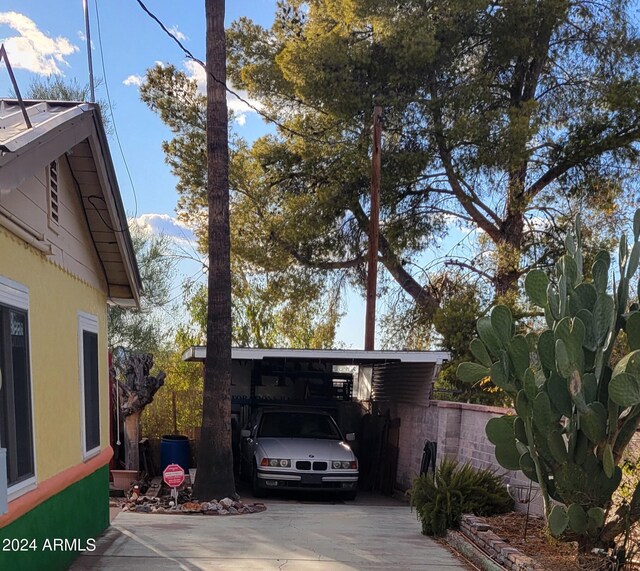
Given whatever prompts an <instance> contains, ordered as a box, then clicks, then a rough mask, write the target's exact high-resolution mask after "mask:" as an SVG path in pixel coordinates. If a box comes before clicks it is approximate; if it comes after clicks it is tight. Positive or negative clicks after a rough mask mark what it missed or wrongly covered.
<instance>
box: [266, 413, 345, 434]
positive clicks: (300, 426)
mask: <svg viewBox="0 0 640 571" xmlns="http://www.w3.org/2000/svg"><path fill="white" fill-rule="evenodd" d="M258 436H261V437H263V438H324V439H328V440H342V437H341V435H340V431H339V430H338V427H337V426H336V423H335V422H334V421H333V419H332V418H331V417H330V416H327V415H324V414H313V413H305V412H269V413H265V414H264V415H263V416H262V422H261V423H260V428H259V430H258Z"/></svg>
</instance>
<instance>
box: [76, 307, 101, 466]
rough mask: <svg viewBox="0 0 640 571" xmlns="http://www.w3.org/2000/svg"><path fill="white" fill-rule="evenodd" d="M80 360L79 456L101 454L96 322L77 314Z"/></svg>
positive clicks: (94, 317)
mask: <svg viewBox="0 0 640 571" xmlns="http://www.w3.org/2000/svg"><path fill="white" fill-rule="evenodd" d="M78 354H79V358H80V363H79V365H80V369H79V371H80V402H81V409H82V418H81V422H82V428H81V431H80V432H81V435H82V455H83V457H84V458H85V459H86V458H88V457H90V456H93V455H94V454H97V453H98V452H100V375H99V370H100V366H99V362H98V318H97V317H96V316H95V315H91V314H89V313H84V312H81V311H80V312H78Z"/></svg>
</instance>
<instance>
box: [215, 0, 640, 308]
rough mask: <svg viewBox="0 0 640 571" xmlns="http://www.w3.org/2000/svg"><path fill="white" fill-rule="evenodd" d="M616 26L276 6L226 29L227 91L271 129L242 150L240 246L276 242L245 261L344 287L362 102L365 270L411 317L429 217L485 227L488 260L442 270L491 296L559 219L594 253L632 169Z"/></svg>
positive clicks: (359, 6)
mask: <svg viewBox="0 0 640 571" xmlns="http://www.w3.org/2000/svg"><path fill="white" fill-rule="evenodd" d="M632 22H633V16H632V13H631V9H630V5H629V4H628V3H625V2H609V3H598V4H594V3H591V2H586V1H581V0H580V1H577V2H572V3H567V2H565V1H564V0H546V1H545V2H543V3H540V2H533V1H525V2H506V3H499V5H497V6H496V5H495V4H491V3H489V2H486V1H482V0H473V1H468V0H451V1H448V2H446V3H442V2H441V3H434V2H431V3H429V2H427V3H425V2H423V1H421V0H420V1H419V0H408V1H406V2H403V4H402V10H398V3H397V2H393V1H391V0H375V1H372V0H336V1H332V2H321V1H319V0H308V1H300V0H283V1H282V2H279V3H278V5H277V9H276V17H275V21H274V23H273V25H272V26H271V27H270V28H264V27H262V26H260V25H258V24H256V23H255V22H252V21H251V20H248V19H246V18H241V19H239V20H238V21H236V22H234V23H233V24H232V25H231V29H230V30H229V32H228V45H229V48H228V49H229V74H230V77H231V79H232V81H233V83H234V85H236V86H238V87H241V88H244V89H247V90H248V92H249V93H250V95H251V96H253V97H254V98H256V99H258V100H259V101H260V103H261V104H262V105H263V106H264V109H265V111H266V112H267V113H268V114H269V115H270V116H272V117H276V118H277V119H278V120H279V122H280V124H281V125H283V127H282V128H280V129H279V130H278V134H277V135H276V136H268V137H264V138H262V139H260V140H258V141H256V142H255V143H254V145H253V146H252V147H251V148H250V149H248V153H249V155H251V156H252V157H253V158H254V159H257V160H258V162H259V164H260V167H261V169H260V175H259V176H256V177H255V178H253V179H252V180H251V181H249V180H248V179H247V182H250V185H251V192H250V197H249V198H248V200H247V208H248V209H250V208H252V207H251V206H250V205H249V204H248V202H249V201H251V202H252V203H253V204H254V205H256V204H258V202H259V210H260V213H259V214H256V215H255V216H253V219H254V220H255V221H256V225H255V227H254V228H252V233H251V237H250V239H251V240H252V241H255V243H256V244H259V243H260V242H261V241H264V240H265V238H267V237H268V239H269V240H270V241H271V242H272V243H273V246H274V251H271V252H269V256H268V260H265V259H264V258H265V257H266V256H265V255H264V254H263V253H262V252H259V253H258V254H257V256H258V257H260V258H262V259H261V260H259V259H257V260H256V263H259V264H266V263H267V261H269V262H271V261H273V260H274V259H276V258H277V259H278V260H280V261H287V260H288V261H289V262H290V263H296V264H311V265H316V266H317V267H325V264H326V262H327V257H328V254H329V253H331V257H330V260H331V262H333V263H335V264H352V265H350V266H349V267H350V268H351V269H352V271H353V273H356V274H357V271H358V270H357V269H356V268H358V267H359V266H358V265H357V264H358V253H359V252H362V251H364V250H365V248H366V244H365V241H366V228H367V222H368V220H367V217H366V214H365V213H366V209H364V208H362V207H361V205H365V204H366V203H367V200H368V199H367V196H368V192H369V160H368V158H369V145H368V141H369V140H370V137H369V132H368V131H369V123H370V116H371V109H372V106H373V104H374V103H377V104H380V105H382V106H383V108H384V129H385V137H384V143H383V153H382V156H383V177H382V186H383V188H382V210H381V212H382V235H383V238H384V241H383V242H382V244H383V246H382V248H381V261H382V263H383V264H384V265H385V266H386V267H387V269H388V270H389V273H390V275H391V276H393V278H394V279H395V280H396V281H397V283H398V284H399V286H400V287H402V288H404V289H405V291H406V294H407V296H410V297H411V298H412V299H413V300H414V301H415V302H416V303H417V304H418V305H423V306H424V307H425V308H428V307H430V308H431V310H433V308H434V303H433V302H434V297H435V298H437V295H436V296H433V295H431V293H432V292H429V288H428V287H425V288H423V287H420V286H421V285H422V284H423V283H429V282H428V280H425V279H424V278H422V277H417V276H418V275H417V274H414V275H411V274H410V273H409V271H408V269H410V268H408V267H407V266H406V265H404V264H403V263H402V260H405V259H409V260H410V259H412V257H414V256H415V255H416V254H417V253H418V252H421V251H422V252H423V251H425V249H426V248H427V247H429V246H431V245H432V244H433V240H434V238H438V237H439V236H440V234H441V233H442V232H446V231H447V230H448V228H446V227H445V226H444V223H445V220H444V219H443V218H442V216H443V215H445V214H446V215H447V216H451V215H453V216H457V217H459V219H460V220H461V221H462V222H463V223H464V224H465V225H470V226H471V227H472V228H480V229H482V230H483V235H484V236H485V237H486V242H485V243H486V244H488V246H487V250H488V251H487V252H483V253H484V254H488V255H483V256H474V257H473V263H472V264H469V263H468V262H465V261H464V260H457V261H458V262H461V263H465V266H464V267H465V268H466V269H468V270H470V271H475V272H476V273H477V275H479V276H482V277H483V278H484V279H486V280H487V282H488V283H491V284H492V285H493V286H495V287H496V291H497V293H498V294H499V295H507V294H508V293H509V291H513V290H514V288H515V287H516V284H517V280H518V278H519V277H520V276H521V275H522V274H523V271H524V268H526V267H527V266H528V265H530V264H531V263H532V262H534V261H541V262H543V263H544V262H546V261H547V260H548V259H550V258H551V257H553V256H554V255H555V253H556V252H557V251H558V250H559V249H560V248H561V246H562V238H561V237H562V233H563V232H562V230H563V229H564V228H566V226H567V225H568V224H570V220H571V218H572V216H571V213H575V212H576V211H578V210H582V211H583V212H584V215H585V216H593V217H594V221H595V220H598V221H599V222H600V224H599V225H598V227H597V232H595V233H594V238H593V241H594V242H595V241H599V240H602V239H605V238H606V237H608V235H607V236H605V235H604V233H605V232H606V231H607V228H608V227H609V224H602V218H603V217H605V216H606V217H607V218H608V220H609V221H610V222H615V221H617V211H616V206H617V198H618V197H619V195H620V193H621V191H622V190H623V185H624V183H625V182H626V178H625V177H626V176H627V173H628V171H627V170H626V166H628V165H630V164H632V163H635V161H636V160H637V151H636V149H635V147H634V144H635V141H636V140H637V139H638V132H637V129H636V120H637V116H638V112H639V104H638V101H640V98H638V96H637V94H638V92H639V91H640V83H639V80H638V73H637V70H638V60H639V57H638V55H639V53H640V52H639V46H638V42H637V33H636V30H635V28H634V26H633V25H632ZM592 30H597V34H596V35H594V34H593V33H591V31H592ZM470 54H471V55H470ZM567 69H571V70H572V73H571V74H569V75H567V74H566V70H567ZM258 189H260V191H258ZM258 197H259V198H258ZM568 208H569V209H570V211H571V212H568V211H567V209H568ZM558 212H562V213H563V214H558ZM287 214H289V215H290V219H289V220H287V219H286V216H287ZM539 217H542V218H543V219H544V220H545V221H548V222H550V223H549V224H548V225H547V224H545V225H544V226H545V228H544V231H537V230H536V222H537V221H536V220H534V218H538V219H539ZM450 226H454V225H450ZM539 227H540V226H539V225H538V228H539ZM258 250H259V249H258ZM398 262H400V263H398ZM339 267H344V266H339ZM421 282H422V283H421ZM436 301H437V300H436Z"/></svg>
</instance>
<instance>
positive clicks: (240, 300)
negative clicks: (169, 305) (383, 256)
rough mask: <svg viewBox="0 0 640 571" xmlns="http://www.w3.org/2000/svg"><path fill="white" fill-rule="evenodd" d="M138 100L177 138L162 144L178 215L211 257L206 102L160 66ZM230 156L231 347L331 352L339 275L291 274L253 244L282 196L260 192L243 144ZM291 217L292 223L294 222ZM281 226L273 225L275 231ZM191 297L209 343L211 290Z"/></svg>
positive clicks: (257, 167) (190, 84) (263, 246)
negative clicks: (174, 180)
mask: <svg viewBox="0 0 640 571" xmlns="http://www.w3.org/2000/svg"><path fill="white" fill-rule="evenodd" d="M140 94H141V98H142V100H143V101H144V102H145V103H146V104H147V105H148V106H149V107H150V108H151V109H152V110H153V111H155V112H156V113H158V115H159V116H160V118H161V119H162V121H163V122H164V123H165V124H166V125H167V126H168V127H169V129H170V130H171V132H172V133H173V139H172V140H171V141H165V142H164V143H163V150H164V152H165V155H166V158H167V162H168V164H169V166H170V167H171V170H172V172H173V173H174V175H176V177H177V178H178V183H177V186H176V189H177V191H178V196H179V198H178V205H177V210H178V216H179V218H180V219H181V220H183V221H185V222H186V223H187V224H189V226H190V227H191V228H192V229H193V230H194V232H195V234H196V237H197V238H198V245H199V250H200V251H201V252H202V253H206V252H207V225H206V220H207V212H206V209H207V194H206V183H207V179H206V173H207V169H206V157H207V155H206V141H205V124H206V121H205V119H206V97H205V96H204V95H202V94H201V93H199V92H198V89H197V84H196V82H195V81H193V80H192V79H190V78H189V77H187V75H186V74H184V73H183V72H180V71H178V70H177V69H176V68H175V67H173V66H160V65H157V66H156V67H154V68H152V69H150V70H148V71H147V75H146V80H145V83H144V84H143V86H142V87H141V90H140ZM229 152H230V165H229V168H230V172H229V181H230V183H229V184H230V201H231V204H230V210H231V212H230V216H231V268H232V284H231V287H232V314H233V316H232V317H233V342H234V344H235V345H237V346H241V347H275V346H282V347H309V348H328V347H332V346H334V344H335V331H336V327H337V325H338V323H339V321H340V317H341V312H340V293H341V289H342V282H341V278H340V276H327V274H326V272H323V271H319V270H317V269H311V268H305V267H303V268H300V267H294V266H293V265H292V264H290V263H285V260H283V259H282V258H281V253H280V252H279V250H278V248H276V247H274V245H273V244H271V243H270V239H264V237H262V238H261V242H260V243H259V244H257V243H256V242H255V241H254V240H255V237H256V228H257V225H258V224H259V219H260V217H261V216H263V215H266V212H263V210H262V209H263V208H264V209H266V210H267V211H268V210H270V209H271V206H270V203H269V200H270V199H271V198H272V197H273V196H274V193H276V192H277V191H278V189H277V187H276V188H274V189H258V187H257V186H256V182H257V181H259V180H260V179H261V178H262V177H264V172H263V170H264V169H263V166H262V163H261V162H260V160H259V159H257V158H256V157H254V156H252V155H251V154H250V153H249V151H248V149H247V146H246V144H245V143H244V142H243V141H242V140H241V139H239V138H237V137H232V139H231V141H230V149H229ZM263 190H264V194H262V191H263ZM289 214H290V215H291V216H294V218H293V219H291V220H289V218H288V216H289ZM295 215H296V213H295V212H290V213H284V214H283V218H284V219H286V220H287V223H291V224H300V225H301V224H303V223H304V221H303V220H302V219H296V218H295ZM282 223H283V222H282V221H276V222H275V226H274V232H275V228H279V227H280V225H281V224H282ZM256 260H261V261H263V262H264V263H256ZM334 277H336V279H333V278H334ZM187 297H188V298H189V301H188V302H187V303H188V305H189V308H190V313H191V315H192V318H193V320H194V324H195V325H196V327H197V328H198V329H199V331H200V333H201V334H202V336H203V337H204V332H205V330H206V303H207V299H206V289H205V288H204V287H200V286H198V285H195V286H194V285H193V284H192V285H191V287H190V288H189V290H188V292H187Z"/></svg>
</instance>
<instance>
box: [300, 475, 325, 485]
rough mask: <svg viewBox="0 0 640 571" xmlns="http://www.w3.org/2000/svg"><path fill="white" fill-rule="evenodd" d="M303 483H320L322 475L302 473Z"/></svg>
mask: <svg viewBox="0 0 640 571" xmlns="http://www.w3.org/2000/svg"><path fill="white" fill-rule="evenodd" d="M301 482H302V483H303V484H322V476H321V475H320V474H302V480H301Z"/></svg>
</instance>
